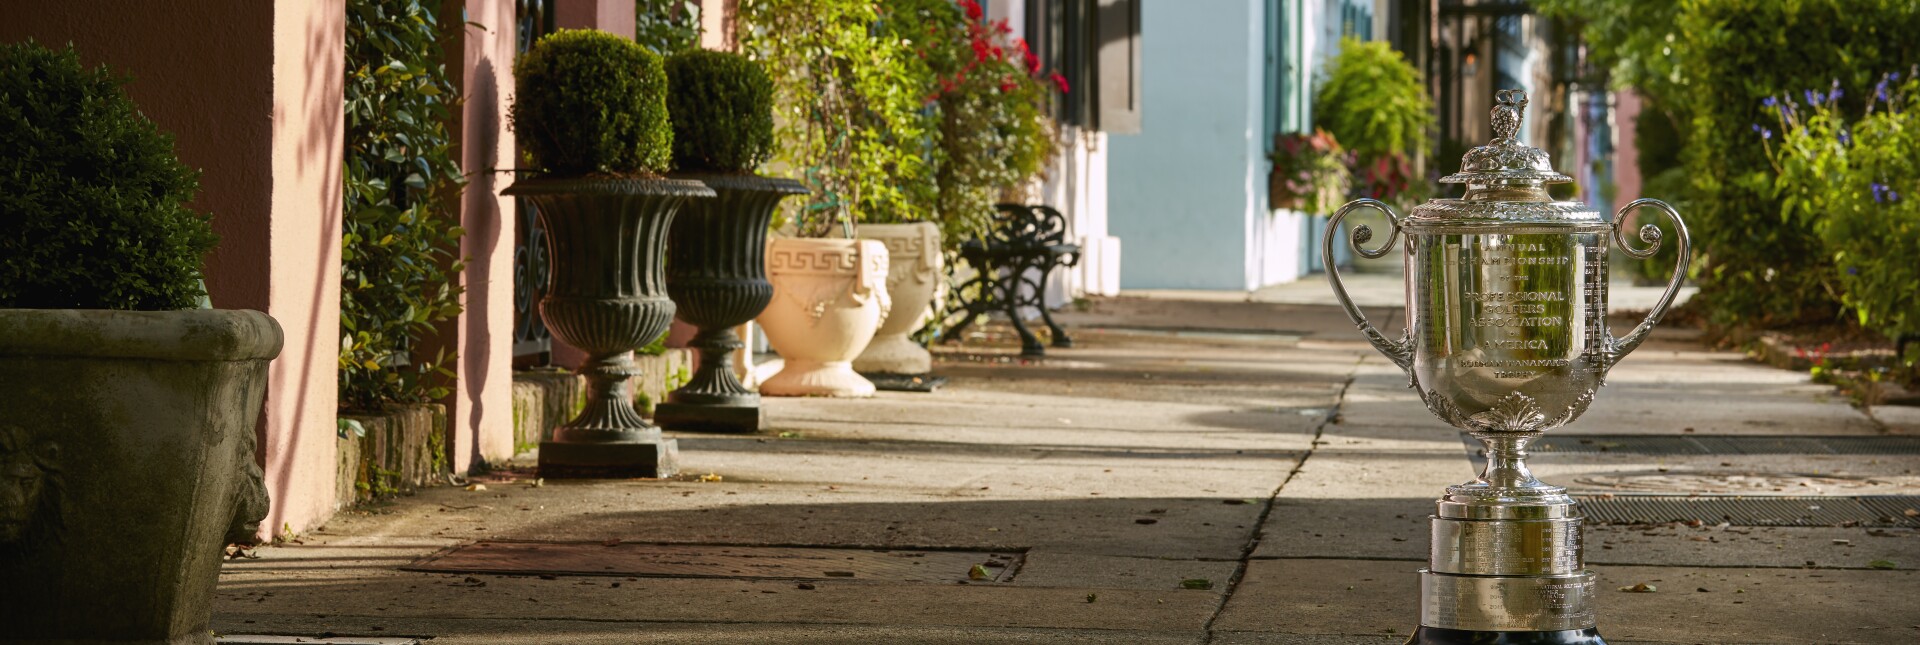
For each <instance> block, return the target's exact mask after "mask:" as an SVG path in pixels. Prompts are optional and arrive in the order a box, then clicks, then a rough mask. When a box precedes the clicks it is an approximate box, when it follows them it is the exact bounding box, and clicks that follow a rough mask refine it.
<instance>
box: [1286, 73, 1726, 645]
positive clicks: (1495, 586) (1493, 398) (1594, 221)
mask: <svg viewBox="0 0 1920 645" xmlns="http://www.w3.org/2000/svg"><path fill="white" fill-rule="evenodd" d="M1499 99H1500V100H1499V105H1498V106H1497V107H1495V108H1494V110H1493V124H1494V132H1495V139H1494V141H1493V142H1492V143H1490V144H1488V145H1485V146H1481V147H1478V148H1475V149H1473V150H1472V151H1471V152H1469V153H1467V155H1466V157H1465V158H1464V159H1463V160H1462V161H1463V164H1462V168H1461V171H1460V172H1458V173H1455V174H1452V175H1448V176H1446V177H1443V178H1441V180H1440V181H1441V182H1442V183H1452V184H1465V185H1466V193H1465V195H1463V196H1461V197H1459V198H1453V199H1435V200H1432V201H1429V202H1427V203H1425V204H1422V205H1420V206H1418V207H1415V208H1414V209H1413V211H1412V212H1411V213H1410V214H1408V215H1407V216H1406V217H1400V216H1398V215H1397V214H1395V213H1394V212H1393V210H1392V209H1391V208H1389V207H1388V206H1387V205H1386V204H1383V203H1381V202H1378V201H1374V200H1371V199H1363V200H1359V201H1355V202H1353V203H1350V204H1348V205H1346V206H1345V207H1343V208H1341V209H1340V211H1339V212H1337V213H1335V214H1334V216H1333V218H1332V219H1331V221H1330V222H1329V223H1328V232H1329V235H1328V236H1327V238H1326V243H1325V246H1324V247H1323V251H1325V252H1328V253H1329V255H1328V257H1331V255H1330V253H1331V251H1332V240H1333V239H1334V237H1335V235H1334V233H1335V232H1337V231H1338V230H1339V225H1340V221H1341V220H1342V219H1344V218H1345V217H1346V216H1347V215H1348V214H1349V213H1351V212H1353V211H1354V210H1358V209H1362V208H1372V209H1377V210H1379V211H1381V212H1383V213H1385V214H1386V215H1387V217H1388V219H1389V221H1391V222H1392V224H1391V225H1392V230H1391V231H1390V232H1389V233H1388V238H1387V239H1386V241H1385V242H1384V244H1382V245H1381V246H1380V247H1379V248H1377V249H1371V250H1370V249H1368V248H1366V247H1364V246H1362V245H1364V244H1366V243H1368V242H1371V241H1372V239H1371V238H1372V237H1373V231H1372V230H1370V229H1369V228H1368V227H1366V226H1358V227H1355V228H1354V230H1353V236H1352V238H1351V239H1352V243H1353V248H1354V251H1355V252H1357V253H1359V254H1360V255H1361V256H1362V257H1366V258H1378V257H1383V256H1385V255H1386V254H1387V253H1388V252H1390V251H1391V250H1392V247H1393V246H1394V244H1395V242H1397V241H1398V238H1399V237H1401V236H1403V235H1404V236H1405V237H1406V246H1405V251H1404V252H1403V253H1404V257H1405V260H1406V263H1405V264H1406V283H1407V287H1406V293H1407V310H1406V320H1407V321H1408V322H1407V328H1406V330H1405V332H1404V333H1403V334H1402V335H1401V336H1400V337H1399V338H1397V339H1395V338H1389V337H1387V336H1386V335H1384V334H1382V333H1380V331H1379V330H1377V329H1375V328H1374V327H1373V325H1371V324H1370V323H1368V322H1367V319H1366V316H1364V315H1363V314H1362V313H1361V312H1360V310H1359V308H1357V307H1355V306H1354V305H1353V303H1352V302H1351V301H1350V300H1348V298H1347V295H1346V292H1345V290H1344V288H1343V287H1342V285H1341V282H1340V273H1339V270H1338V269H1337V268H1336V267H1329V268H1328V271H1327V277H1328V280H1329V281H1330V282H1331V283H1332V284H1333V287H1334V291H1335V294H1336V295H1337V296H1338V298H1339V300H1340V302H1341V304H1342V305H1343V306H1344V307H1345V308H1346V311H1347V314H1348V315H1349V316H1351V317H1352V318H1353V320H1354V322H1355V324H1357V325H1358V326H1359V327H1360V331H1361V333H1363V334H1365V335H1366V337H1367V339H1368V340H1369V341H1370V342H1372V344H1373V345H1374V347H1375V348H1376V349H1378V350H1380V352H1381V353H1383V354H1385V355H1386V356H1387V357H1388V358H1390V359H1392V360H1393V362H1394V363H1395V364H1396V365H1398V366H1399V367H1400V368H1401V369H1403V370H1405V371H1406V373H1407V377H1408V386H1409V387H1412V388H1414V389H1415V390H1416V391H1417V392H1418V393H1419V394H1420V398H1421V400H1422V401H1424V402H1425V403H1426V405H1427V409H1428V410H1429V411H1431V412H1433V414H1434V415H1435V416H1437V417H1439V418H1440V420H1441V421H1444V422H1446V423H1447V424H1449V425H1452V426H1454V427H1456V428H1460V429H1462V430H1465V431H1467V432H1469V433H1471V434H1472V435H1473V436H1474V437H1477V438H1478V439H1480V440H1481V441H1482V442H1484V443H1485V444H1486V447H1487V466H1486V469H1485V471H1484V472H1482V473H1481V474H1480V476H1478V477H1476V478H1475V479H1474V480H1473V481H1470V482H1466V483H1462V484H1458V485H1455V486H1451V487H1448V488H1447V493H1446V495H1445V496H1443V497H1442V498H1441V499H1440V500H1439V501H1438V505H1437V512H1436V514H1435V515H1434V518H1433V539H1434V541H1433V548H1432V558H1431V560H1430V562H1429V567H1428V568H1427V569H1425V570H1423V571H1421V621H1420V629H1419V630H1418V631H1416V632H1415V634H1414V636H1413V638H1412V640H1411V641H1409V642H1411V643H1454V642H1461V643H1465V642H1501V643H1515V644H1517V643H1564V644H1572V643H1581V644H1597V643H1602V642H1603V641H1602V640H1601V639H1600V636H1599V632H1598V631H1597V629H1596V627H1595V624H1596V621H1595V616H1594V611H1593V604H1592V599H1593V595H1594V588H1595V587H1594V584H1595V577H1594V574H1593V573H1592V572H1591V571H1588V570H1587V569H1586V567H1585V560H1584V558H1583V555H1582V551H1581V548H1580V513H1579V512H1578V510H1577V504H1576V503H1575V501H1574V500H1573V498H1572V497H1570V496H1568V495H1567V494H1566V490H1565V489H1564V488H1560V487H1558V486H1550V485H1547V484H1545V483H1543V482H1541V481H1540V480H1539V479H1537V478H1535V477H1534V476H1533V474H1532V473H1531V472H1530V471H1529V470H1528V468H1527V466H1526V463H1525V458H1526V454H1527V453H1526V447H1527V444H1528V443H1529V442H1531V441H1532V440H1533V439H1535V438H1537V437H1538V436H1539V435H1540V434H1541V433H1543V432H1545V431H1547V430H1550V429H1552V428H1555V427H1559V426H1561V425H1565V424H1567V423H1569V422H1572V421H1573V420H1574V419H1577V418H1579V416H1580V415H1581V414H1582V413H1584V412H1585V411H1586V409H1587V407H1588V406H1589V405H1591V404H1592V403H1593V399H1594V394H1595V393H1596V392H1598V390H1599V388H1600V386H1601V385H1602V384H1603V383H1604V382H1605V379H1606V374H1607V370H1609V369H1611V368H1612V367H1613V365H1614V364H1615V363H1617V362H1619V360H1620V359H1621V358H1622V357H1624V356H1626V355H1627V354H1628V353H1629V352H1632V351H1633V349H1634V348H1635V347H1637V346H1638V345H1639V344H1640V342H1641V341H1642V340H1644V339H1645V338H1646V335H1647V333H1648V332H1649V331H1651V330H1652V328H1653V325H1654V324H1655V323H1656V322H1657V321H1658V320H1659V318H1660V316H1661V315H1662V314H1664V313H1665V312H1666V309H1667V307H1668V306H1669V305H1670V304H1672V302H1673V297H1674V295H1675V293H1676V292H1677V291H1678V290H1679V288H1680V282H1681V279H1682V278H1683V277H1684V275H1685V274H1684V271H1685V267H1686V265H1687V256H1688V253H1689V251H1690V249H1689V245H1688V240H1687V232H1686V225H1685V223H1684V222H1682V221H1681V220H1680V216H1679V214H1678V213H1676V212H1674V210H1673V209H1672V208H1671V207H1669V206H1667V205H1666V204H1665V203H1662V202H1659V201H1657V200H1652V199H1642V200H1638V201H1635V202H1633V203H1630V204H1627V205H1626V206H1625V207H1624V208H1622V209H1621V210H1620V212H1619V213H1617V214H1615V215H1614V217H1613V218H1612V220H1611V221H1609V220H1608V219H1606V218H1604V217H1603V216H1602V214H1601V213H1600V212H1599V211H1598V210H1595V209H1591V208H1588V207H1587V206H1586V205H1584V204H1580V203H1576V202H1570V201H1559V200H1555V199H1553V198H1552V197H1550V196H1549V195H1548V193H1547V186H1548V185H1549V184H1556V183H1565V182H1569V181H1571V179H1569V178H1568V177H1566V176H1565V175H1561V174H1560V173H1558V172H1555V171H1554V170H1553V168H1552V164H1551V162H1550V160H1549V159H1548V158H1547V155H1546V153H1545V152H1542V151H1540V150H1538V149H1536V148H1533V147H1530V146H1527V145H1525V144H1524V143H1521V142H1520V141H1519V139H1518V134H1519V127H1520V123H1521V120H1522V117H1523V114H1524V113H1523V111H1524V109H1525V108H1526V104H1527V101H1526V95H1525V94H1523V93H1520V92H1518V91H1513V90H1507V91H1502V92H1501V93H1500V96H1499ZM1642 206H1652V207H1655V208H1657V209H1659V210H1661V211H1663V212H1664V213H1665V214H1666V215H1667V216H1668V217H1669V218H1671V219H1672V220H1673V223H1674V228H1675V230H1676V231H1677V233H1678V235H1677V237H1678V238H1679V239H1678V243H1679V244H1678V246H1679V255H1680V258H1679V262H1678V263H1677V265H1676V269H1675V271H1674V275H1673V280H1672V282H1671V283H1670V284H1669V285H1668V287H1667V290H1666V293H1665V295H1664V296H1663V297H1662V298H1661V299H1660V302H1659V304H1657V305H1656V306H1655V307H1654V308H1653V310H1652V311H1651V312H1650V313H1649V314H1648V315H1647V318H1646V319H1645V320H1643V321H1642V322H1641V323H1640V325H1639V326H1638V327H1636V328H1634V330H1633V331H1632V332H1630V333H1628V334H1627V335H1626V336H1624V337H1620V338H1615V337H1614V336H1613V335H1612V334H1611V333H1610V332H1609V331H1608V329H1607V324H1606V323H1607V261H1608V255H1609V253H1610V250H1611V246H1612V245H1613V244H1616V243H1617V244H1619V245H1620V250H1621V252H1623V253H1626V254H1627V255H1629V256H1631V257H1635V258H1645V257H1650V256H1651V255H1652V254H1653V253H1654V252H1655V251H1657V250H1658V248H1659V246H1660V242H1661V239H1660V233H1659V231H1658V229H1656V228H1654V227H1652V226H1646V227H1643V228H1642V229H1641V231H1640V239H1641V241H1643V242H1645V243H1646V244H1645V246H1644V247H1640V248H1636V247H1634V246H1632V245H1629V244H1628V243H1627V242H1626V241H1625V240H1624V239H1622V238H1621V235H1620V226H1621V221H1622V219H1623V218H1624V216H1625V215H1626V214H1627V213H1629V212H1631V211H1633V210H1634V209H1637V208H1640V207H1642Z"/></svg>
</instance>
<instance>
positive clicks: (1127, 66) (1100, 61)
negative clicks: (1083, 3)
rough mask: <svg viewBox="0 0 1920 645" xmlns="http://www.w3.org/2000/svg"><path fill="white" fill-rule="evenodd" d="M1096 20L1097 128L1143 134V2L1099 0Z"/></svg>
mask: <svg viewBox="0 0 1920 645" xmlns="http://www.w3.org/2000/svg"><path fill="white" fill-rule="evenodd" d="M1093 18H1094V20H1093V30H1092V31H1093V42H1092V43H1091V44H1092V45H1093V49H1094V51H1093V56H1092V59H1093V61H1092V62H1093V69H1092V70H1091V71H1092V72H1093V73H1092V76H1093V79H1092V80H1093V83H1091V84H1090V85H1092V87H1088V88H1087V91H1088V92H1089V94H1090V97H1091V99H1092V100H1093V103H1094V105H1093V108H1094V115H1093V116H1094V122H1093V125H1094V127H1095V128H1097V129H1099V130H1101V131H1103V132H1108V133H1111V134H1139V133H1140V0H1097V4H1096V5H1095V6H1094V16H1093Z"/></svg>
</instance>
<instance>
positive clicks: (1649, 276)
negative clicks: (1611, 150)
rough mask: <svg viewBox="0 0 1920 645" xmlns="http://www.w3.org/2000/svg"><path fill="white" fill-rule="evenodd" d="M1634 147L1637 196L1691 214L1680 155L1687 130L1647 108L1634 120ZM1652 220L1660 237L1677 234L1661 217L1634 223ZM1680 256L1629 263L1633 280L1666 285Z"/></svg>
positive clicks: (1661, 112)
mask: <svg viewBox="0 0 1920 645" xmlns="http://www.w3.org/2000/svg"><path fill="white" fill-rule="evenodd" d="M1633 123H1634V137H1633V146H1634V150H1635V153H1636V156H1635V158H1636V160H1637V163H1638V164H1639V166H1640V177H1641V185H1640V194H1641V195H1645V196H1648V197H1653V198H1656V199H1660V200H1664V201H1666V202H1667V203H1668V204H1671V205H1672V206H1673V207H1674V208H1675V209H1677V210H1679V211H1680V212H1682V213H1690V212H1692V211H1693V209H1692V206H1691V204H1692V200H1690V199H1688V195H1689V194H1690V193H1691V191H1692V189H1693V187H1692V185H1691V184H1690V183H1689V182H1688V179H1687V169H1686V167H1685V166H1684V164H1683V162H1682V161H1681V159H1680V153H1681V151H1682V150H1685V149H1686V146H1685V141H1686V131H1685V130H1681V129H1679V127H1678V126H1676V125H1675V123H1674V119H1673V118H1672V116H1671V115H1670V114H1669V113H1668V112H1667V111H1665V110H1660V109H1655V108H1653V107H1651V106H1647V107H1645V108H1644V109H1642V110H1641V111H1640V114H1639V116H1636V117H1635V118H1634V120H1633ZM1647 219H1652V220H1653V225H1654V226H1655V227H1657V228H1659V229H1660V234H1661V238H1660V239H1664V240H1671V239H1674V237H1673V236H1674V235H1676V234H1677V233H1676V232H1675V231H1674V228H1673V221H1672V220H1669V219H1667V218H1666V217H1664V216H1655V217H1651V218H1643V219H1639V220H1636V221H1641V222H1644V221H1646V220H1647ZM1678 260H1679V257H1678V256H1676V255H1675V254H1673V253H1658V254H1655V255H1654V256H1653V257H1650V258H1647V259H1645V260H1632V262H1633V265H1632V269H1631V270H1633V271H1634V273H1635V277H1636V279H1638V280H1639V281H1641V282H1644V283H1646V284H1666V282H1667V280H1669V279H1672V278H1673V263H1674V262H1676V261H1678Z"/></svg>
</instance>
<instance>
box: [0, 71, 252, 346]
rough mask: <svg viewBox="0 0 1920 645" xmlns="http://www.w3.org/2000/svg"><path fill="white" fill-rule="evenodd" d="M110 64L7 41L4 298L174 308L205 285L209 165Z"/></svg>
mask: <svg viewBox="0 0 1920 645" xmlns="http://www.w3.org/2000/svg"><path fill="white" fill-rule="evenodd" d="M124 83H125V81H124V80H122V79H121V78H118V77H115V76H114V75H113V74H112V73H111V72H109V71H108V70H107V68H106V67H104V66H102V67H96V68H93V69H88V68H86V67H85V66H84V65H82V64H81V63H80V56H79V54H77V53H75V52H74V50H73V47H72V46H68V47H67V48H66V49H65V50H64V51H53V50H50V49H47V48H46V47H42V46H41V45H39V44H37V43H34V42H33V41H27V42H23V43H14V44H5V45H0V307H6V308H27V309H135V310H167V309H186V308H191V307H194V306H195V305H196V304H197V302H198V301H199V299H200V298H201V297H202V296H204V295H205V294H206V291H205V288H204V287H202V286H201V284H200V264H201V261H202V259H203V258H204V257H205V256H206V254H207V252H208V251H210V250H212V249H213V245H214V243H215V242H217V241H218V239H219V238H218V237H217V236H215V235H214V233H213V226H212V225H211V224H209V223H208V220H207V216H206V215H204V214H201V213H197V212H194V211H193V210H192V209H190V208H188V207H187V202H188V201H189V200H191V199H193V195H194V193H195V192H197V191H198V190H199V188H200V179H199V173H198V172H197V171H195V170H193V169H191V168H188V167H186V166H185V165H182V164H181V163H180V160H179V159H178V158H176V157H175V156H174V151H173V138H172V137H170V136H168V135H166V134H163V133H161V132H160V130H159V128H157V127H155V126H154V124H153V122H152V121H149V120H147V117H146V116H145V115H143V114H141V113H140V110H139V108H138V107H136V106H135V105H134V104H133V101H132V100H130V99H128V98H127V95H126V93H125V92H124V91H122V90H121V85H123V84H124Z"/></svg>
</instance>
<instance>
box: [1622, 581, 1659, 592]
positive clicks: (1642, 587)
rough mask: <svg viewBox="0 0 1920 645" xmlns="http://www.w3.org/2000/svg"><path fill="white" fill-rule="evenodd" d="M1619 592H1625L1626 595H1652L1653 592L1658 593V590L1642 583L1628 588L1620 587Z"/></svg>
mask: <svg viewBox="0 0 1920 645" xmlns="http://www.w3.org/2000/svg"><path fill="white" fill-rule="evenodd" d="M1620 590H1621V591H1625V592H1627V593H1653V592H1656V591H1659V590H1660V588H1659V587H1655V586H1653V585H1650V584H1647V583H1644V582H1642V583H1638V584H1635V585H1633V586H1630V587H1621V588H1620Z"/></svg>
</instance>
